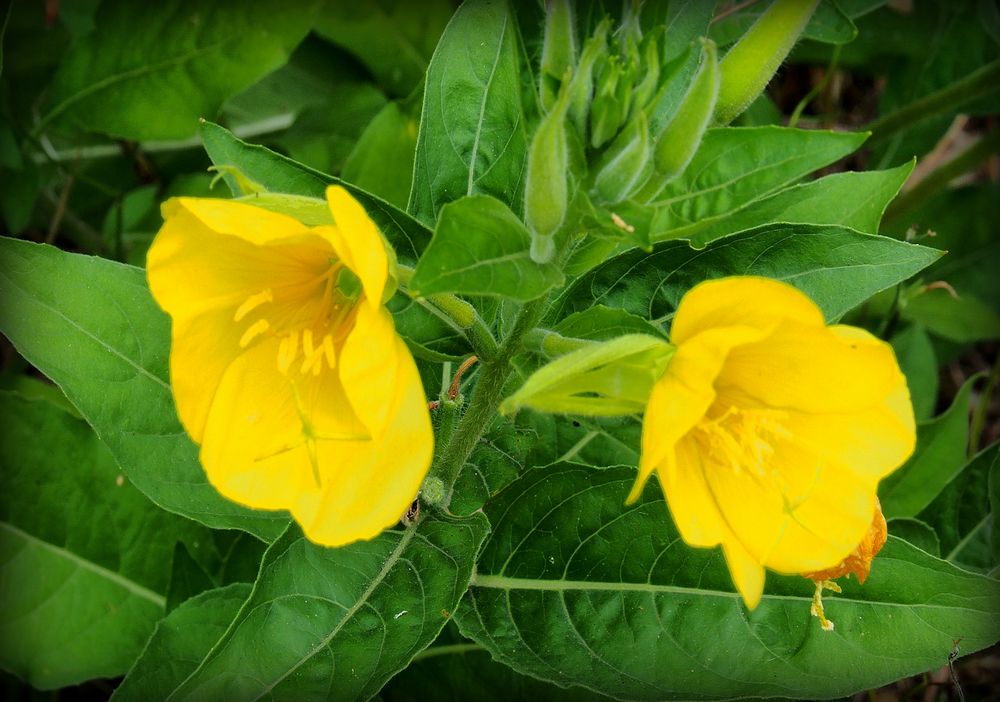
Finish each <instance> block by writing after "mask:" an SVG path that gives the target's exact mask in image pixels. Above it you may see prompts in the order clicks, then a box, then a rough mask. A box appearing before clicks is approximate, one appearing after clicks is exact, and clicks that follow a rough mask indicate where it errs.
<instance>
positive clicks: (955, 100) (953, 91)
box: [867, 60, 1000, 146]
mask: <svg viewBox="0 0 1000 702" xmlns="http://www.w3.org/2000/svg"><path fill="white" fill-rule="evenodd" d="M997 90H1000V60H997V61H993V62H992V63H988V64H986V65H985V66H983V67H982V68H979V69H977V70H975V71H973V72H972V73H970V74H969V75H967V76H965V77H964V78H962V79H961V80H959V81H956V82H955V83H952V84H951V85H949V86H948V87H947V88H944V89H942V90H938V91H937V92H936V93H931V94H930V95H925V96H924V97H922V98H920V99H919V100H916V101H915V102H911V103H910V104H908V105H906V106H905V107H902V108H900V109H898V110H896V111H895V112H892V113H890V114H888V115H885V116H884V117H882V118H880V119H877V120H875V121H874V122H872V123H871V124H869V125H868V127H867V129H868V130H869V131H870V132H871V133H872V136H871V138H870V139H869V140H868V143H867V146H872V145H873V144H876V143H878V142H880V141H883V140H884V139H887V138H888V137H890V136H892V135H893V134H895V133H896V132H899V131H901V130H903V129H908V128H910V127H912V126H913V125H915V124H917V123H918V122H922V121H923V120H925V119H927V118H929V117H934V116H935V115H937V114H939V113H942V112H953V111H954V110H956V109H958V108H959V107H960V106H962V105H964V104H965V103H967V102H971V101H972V100H975V99H976V98H980V97H983V96H984V95H989V94H990V93H993V92H995V91H997Z"/></svg>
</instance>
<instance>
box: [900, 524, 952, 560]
mask: <svg viewBox="0 0 1000 702" xmlns="http://www.w3.org/2000/svg"><path fill="white" fill-rule="evenodd" d="M888 527H889V533H890V534H892V535H893V536H897V537H899V538H900V539H903V540H904V541H909V542H910V543H911V544H913V545H914V546H916V547H917V548H919V549H920V550H921V551H926V552H927V553H929V554H931V555H932V556H935V557H937V558H940V557H941V541H940V540H939V539H938V537H937V534H936V533H935V532H934V529H933V528H931V526H930V525H928V524H927V522H923V521H921V520H919V519H911V518H909V517H897V518H896V519H890V520H889V521H888Z"/></svg>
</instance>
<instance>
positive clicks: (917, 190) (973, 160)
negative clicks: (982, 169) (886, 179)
mask: <svg viewBox="0 0 1000 702" xmlns="http://www.w3.org/2000/svg"><path fill="white" fill-rule="evenodd" d="M998 149H1000V128H998V129H994V130H993V131H991V132H989V133H988V134H986V135H985V136H984V137H982V138H981V139H978V140H977V141H976V142H975V143H974V144H972V146H970V147H969V148H967V149H966V150H965V151H963V152H962V153H960V154H958V155H957V156H956V157H955V158H953V159H952V160H950V161H948V162H947V163H944V164H942V165H941V167H940V168H938V169H937V170H935V171H933V172H932V173H930V174H929V175H928V176H927V177H926V178H924V179H923V180H921V181H920V182H919V183H917V184H916V185H915V186H913V188H911V189H910V190H908V191H906V192H905V193H903V194H902V195H900V196H899V197H898V198H896V199H895V200H894V201H893V202H892V204H890V205H889V207H888V208H886V211H885V216H883V218H882V222H883V224H885V223H887V222H892V221H893V220H896V219H898V218H899V217H902V216H903V215H905V214H907V213H909V212H910V211H911V210H913V209H915V208H916V207H918V206H919V205H922V204H923V203H925V202H927V200H928V199H929V198H930V197H932V196H933V195H934V194H936V193H937V192H938V191H940V190H943V189H944V188H946V187H947V186H948V183H950V182H951V181H952V180H954V179H955V178H957V177H958V176H960V175H962V174H963V173H966V172H967V171H970V170H972V169H973V168H974V167H975V166H978V165H979V164H980V163H981V162H982V161H985V160H986V159H988V158H990V157H991V156H993V155H994V154H995V153H996V152H997V150H998Z"/></svg>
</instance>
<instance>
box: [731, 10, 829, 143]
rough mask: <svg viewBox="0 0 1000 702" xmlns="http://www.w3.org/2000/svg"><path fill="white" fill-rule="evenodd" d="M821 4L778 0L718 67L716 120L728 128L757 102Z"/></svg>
mask: <svg viewBox="0 0 1000 702" xmlns="http://www.w3.org/2000/svg"><path fill="white" fill-rule="evenodd" d="M818 4H819V0H775V2H774V4H773V5H771V6H770V7H769V8H767V10H766V11H765V12H764V14H762V15H761V16H760V18H759V19H758V20H757V21H756V22H755V23H754V25H753V26H752V27H750V29H748V30H747V33H746V34H744V35H743V37H742V38H741V39H740V40H739V41H738V42H736V44H735V45H734V46H733V47H732V48H731V49H730V50H729V52H728V53H727V54H726V55H725V57H724V58H723V59H722V61H721V62H720V63H719V72H720V74H721V78H720V83H719V99H718V102H717V103H716V105H715V119H716V121H717V122H719V123H720V124H729V123H730V122H731V121H733V120H734V119H735V118H736V117H738V116H739V115H740V113H742V112H743V110H745V109H746V108H747V107H749V106H750V103H751V102H753V101H754V98H756V97H757V96H758V95H760V93H761V91H763V90H764V87H765V86H766V85H767V83H768V81H770V80H771V76H773V75H774V72H775V71H776V70H778V66H780V65H781V62H782V61H784V60H785V57H786V56H788V52H789V51H791V49H792V47H793V46H794V45H795V42H796V41H797V40H798V38H799V35H800V34H802V30H804V29H805V28H806V24H807V23H808V22H809V18H810V17H812V14H813V11H814V10H815V9H816V6H817V5H818Z"/></svg>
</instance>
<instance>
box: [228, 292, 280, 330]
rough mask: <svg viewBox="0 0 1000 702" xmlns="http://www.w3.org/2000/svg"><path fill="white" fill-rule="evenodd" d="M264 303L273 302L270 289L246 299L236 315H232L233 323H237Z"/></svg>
mask: <svg viewBox="0 0 1000 702" xmlns="http://www.w3.org/2000/svg"><path fill="white" fill-rule="evenodd" d="M266 302H274V294H273V293H272V292H271V288H267V289H265V290H261V291H260V292H259V293H257V294H255V295H251V296H250V297H248V298H247V299H246V300H245V301H244V302H243V304H242V305H240V306H239V307H238V308H237V309H236V314H234V315H233V321H234V322H239V321H240V320H242V319H243V318H244V317H246V316H247V315H248V314H250V313H251V312H253V311H254V310H255V309H257V308H258V307H260V306H261V305H263V304H264V303H266Z"/></svg>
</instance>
